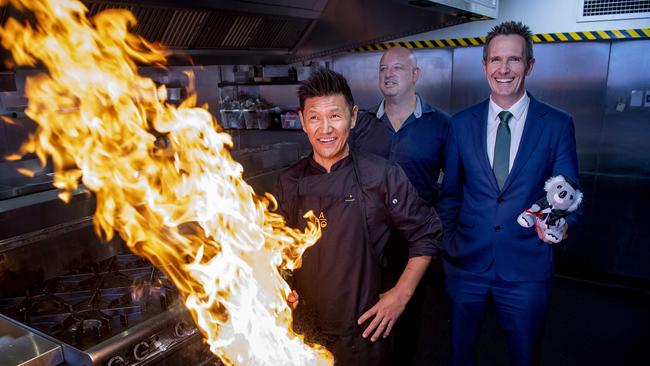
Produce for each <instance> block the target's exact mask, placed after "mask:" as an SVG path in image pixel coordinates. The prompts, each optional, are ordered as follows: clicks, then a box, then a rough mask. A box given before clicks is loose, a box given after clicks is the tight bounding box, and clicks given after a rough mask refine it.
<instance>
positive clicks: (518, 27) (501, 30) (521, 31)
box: [483, 20, 533, 61]
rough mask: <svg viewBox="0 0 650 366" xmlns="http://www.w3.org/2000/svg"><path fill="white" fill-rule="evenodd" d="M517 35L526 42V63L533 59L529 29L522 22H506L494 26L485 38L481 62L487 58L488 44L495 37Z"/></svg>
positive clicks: (531, 37)
mask: <svg viewBox="0 0 650 366" xmlns="http://www.w3.org/2000/svg"><path fill="white" fill-rule="evenodd" d="M511 34H514V35H518V36H521V37H522V38H523V39H524V40H525V41H526V50H525V53H526V61H530V60H532V59H533V34H532V33H531V32H530V28H528V26H527V25H525V24H524V23H522V22H514V21H512V20H511V21H507V22H503V23H501V24H499V25H495V26H494V28H492V29H491V30H490V31H489V32H488V34H487V36H486V37H485V45H484V46H483V61H487V57H488V47H490V42H491V41H492V39H494V37H496V36H507V35H511Z"/></svg>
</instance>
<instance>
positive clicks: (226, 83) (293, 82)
mask: <svg viewBox="0 0 650 366" xmlns="http://www.w3.org/2000/svg"><path fill="white" fill-rule="evenodd" d="M297 84H300V81H296V80H278V81H246V82H235V81H222V82H220V83H218V84H217V86H218V87H220V88H222V87H224V86H255V85H297Z"/></svg>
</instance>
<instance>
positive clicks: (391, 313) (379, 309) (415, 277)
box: [357, 256, 431, 342]
mask: <svg viewBox="0 0 650 366" xmlns="http://www.w3.org/2000/svg"><path fill="white" fill-rule="evenodd" d="M429 262H431V257H429V256H421V257H412V258H410V259H409V261H408V263H406V268H404V272H402V275H401V276H400V278H399V280H398V281H397V284H396V285H395V287H393V288H392V289H390V290H388V291H386V292H384V293H383V294H381V295H380V296H379V301H378V302H377V303H376V304H375V306H373V307H372V308H370V309H369V310H368V311H366V312H365V313H363V315H361V317H360V318H359V319H358V320H357V324H359V325H361V324H363V323H364V322H365V321H366V320H368V319H370V318H372V317H374V318H373V319H372V322H370V325H368V327H366V330H364V331H363V338H368V337H369V336H370V335H371V334H372V337H371V338H370V340H371V341H373V342H375V341H376V340H377V339H379V336H381V335H382V333H383V336H384V338H386V337H388V335H389V334H390V331H391V329H393V326H394V325H395V322H396V321H397V318H399V316H400V315H401V314H402V312H403V311H404V308H405V307H406V303H408V302H409V300H410V299H411V296H413V292H415V288H416V287H417V285H418V282H420V279H421V278H422V276H423V275H424V272H425V271H426V270H427V267H428V266H429ZM373 332H374V333H373Z"/></svg>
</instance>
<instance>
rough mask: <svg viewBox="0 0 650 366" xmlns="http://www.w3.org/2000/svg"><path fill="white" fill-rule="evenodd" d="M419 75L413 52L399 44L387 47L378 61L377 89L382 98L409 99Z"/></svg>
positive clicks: (412, 94) (413, 93)
mask: <svg viewBox="0 0 650 366" xmlns="http://www.w3.org/2000/svg"><path fill="white" fill-rule="evenodd" d="M419 77H420V69H419V68H418V63H417V60H416V59H415V54H414V53H413V51H411V50H410V49H408V48H404V47H401V46H397V47H393V48H390V49H388V50H387V51H386V52H384V54H383V55H382V56H381V60H380V61H379V89H380V90H381V92H382V94H383V95H384V98H386V99H389V98H396V99H403V97H406V98H407V99H410V98H412V97H414V96H415V83H416V82H417V81H418V78H419Z"/></svg>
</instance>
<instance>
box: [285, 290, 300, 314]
mask: <svg viewBox="0 0 650 366" xmlns="http://www.w3.org/2000/svg"><path fill="white" fill-rule="evenodd" d="M299 300H300V296H298V293H297V292H296V291H291V292H290V293H289V295H288V296H287V303H288V304H289V306H290V307H291V309H292V310H296V308H297V307H298V301H299Z"/></svg>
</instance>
